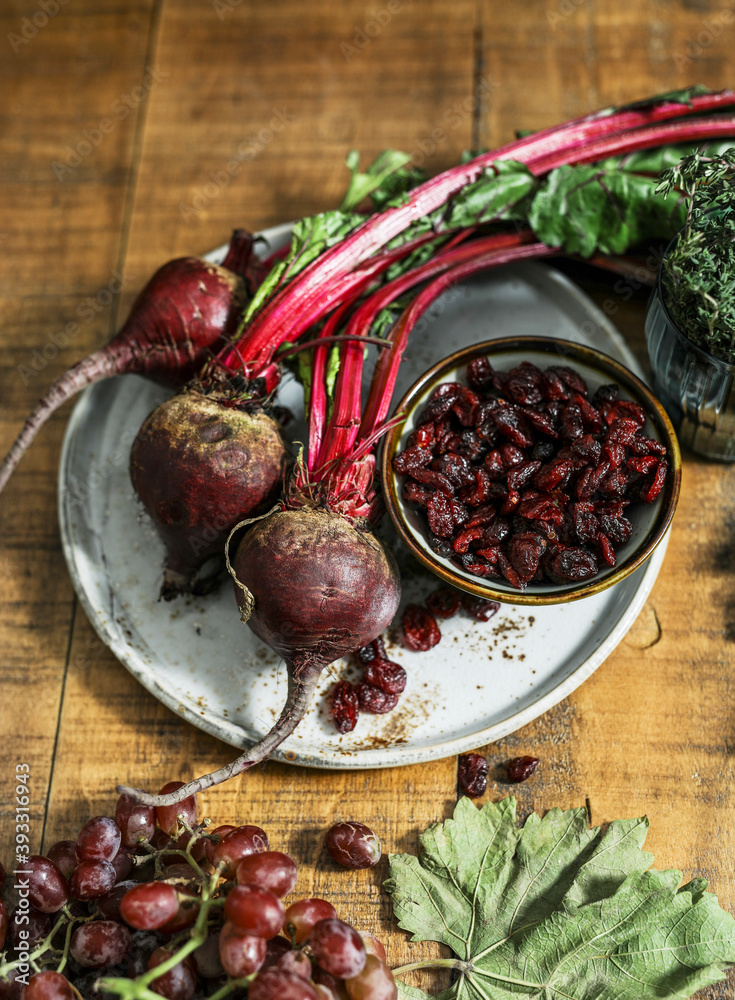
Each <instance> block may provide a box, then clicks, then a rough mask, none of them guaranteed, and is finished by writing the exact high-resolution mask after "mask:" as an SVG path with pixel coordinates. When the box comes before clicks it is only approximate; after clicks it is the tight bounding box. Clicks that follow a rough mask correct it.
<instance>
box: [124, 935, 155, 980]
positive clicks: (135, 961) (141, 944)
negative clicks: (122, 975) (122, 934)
mask: <svg viewBox="0 0 735 1000" xmlns="http://www.w3.org/2000/svg"><path fill="white" fill-rule="evenodd" d="M130 937H131V938H132V943H131V945H130V951H129V952H128V961H127V969H126V972H127V975H128V979H137V978H138V976H142V975H143V973H144V972H146V971H147V970H148V959H149V958H150V957H151V955H152V954H153V952H154V951H155V950H156V948H158V946H159V944H160V941H161V938H160V936H159V935H158V934H156V933H155V932H154V931H133V933H132V934H131V935H130Z"/></svg>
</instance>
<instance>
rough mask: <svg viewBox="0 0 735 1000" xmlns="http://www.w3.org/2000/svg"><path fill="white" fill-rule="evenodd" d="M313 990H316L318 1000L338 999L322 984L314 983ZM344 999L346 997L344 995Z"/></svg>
mask: <svg viewBox="0 0 735 1000" xmlns="http://www.w3.org/2000/svg"><path fill="white" fill-rule="evenodd" d="M314 989H315V990H316V993H317V996H318V997H319V1000H339V997H338V995H337V994H336V993H335V992H334V990H330V988H329V987H328V986H324V985H323V984H322V983H314ZM345 997H347V994H346V993H345Z"/></svg>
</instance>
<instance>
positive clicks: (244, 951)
mask: <svg viewBox="0 0 735 1000" xmlns="http://www.w3.org/2000/svg"><path fill="white" fill-rule="evenodd" d="M267 947H268V946H267V944H266V941H265V938H263V937H255V935H254V934H243V932H242V931H241V930H239V928H237V927H236V926H235V925H234V924H231V923H230V922H229V920H227V921H225V924H224V926H223V928H222V930H221V931H220V935H219V957H220V961H221V962H222V965H223V966H224V969H225V972H226V973H227V974H228V975H230V976H234V977H235V978H236V979H239V977H240V976H251V975H252V974H253V973H254V972H257V971H258V969H259V968H260V967H261V965H262V964H263V961H264V960H265V953H266V950H267Z"/></svg>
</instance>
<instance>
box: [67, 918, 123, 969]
mask: <svg viewBox="0 0 735 1000" xmlns="http://www.w3.org/2000/svg"><path fill="white" fill-rule="evenodd" d="M130 942H131V938H130V931H129V930H128V929H127V927H126V926H125V924H120V923H118V922H117V921H116V920H95V921H93V922H92V923H91V924H82V926H81V927H77V929H76V930H75V931H74V933H73V934H72V938H71V953H72V955H73V956H74V958H75V959H76V961H77V962H78V963H79V964H80V965H82V966H84V967H85V968H86V969H104V968H105V966H107V965H118V964H119V963H120V962H122V960H123V959H124V958H125V956H126V955H127V953H128V950H129V949H130Z"/></svg>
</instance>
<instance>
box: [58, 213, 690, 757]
mask: <svg viewBox="0 0 735 1000" xmlns="http://www.w3.org/2000/svg"><path fill="white" fill-rule="evenodd" d="M290 232H291V225H290V224H289V223H284V224H281V225H278V226H274V227H271V228H269V229H266V230H264V231H263V232H262V233H260V234H258V235H259V236H260V237H261V238H262V240H263V241H264V244H265V246H266V248H268V249H270V250H275V249H278V248H279V247H280V246H282V245H284V243H286V242H287V241H288V238H289V236H290ZM226 249H227V247H226V245H225V246H223V247H219V248H217V249H216V250H213V251H212V252H211V253H209V254H206V255H205V256H206V257H207V258H209V259H211V260H214V261H217V260H220V259H221V258H222V256H223V254H224V252H226ZM524 267H525V268H526V269H528V270H530V271H531V272H533V271H538V270H540V268H541V265H538V264H526V265H524ZM543 270H544V273H545V276H547V280H549V281H550V282H551V283H552V284H553V285H556V286H558V287H559V290H560V291H561V292H562V293H563V294H565V295H567V296H569V298H571V299H574V300H576V301H577V303H578V304H579V305H580V307H581V308H582V309H583V310H584V311H585V312H586V314H587V316H588V317H589V322H591V323H593V324H595V325H597V326H598V327H600V328H601V329H603V330H604V331H605V334H606V335H607V336H608V337H609V338H610V339H611V340H613V341H614V342H615V343H616V344H617V345H618V347H619V348H620V350H621V351H622V353H623V354H624V355H625V356H627V357H628V358H629V364H631V366H636V367H637V365H636V362H635V359H634V357H633V355H632V354H631V353H630V350H629V348H628V346H627V344H626V343H625V340H624V338H623V337H622V336H621V334H620V333H619V331H618V330H617V329H616V328H615V327H614V326H613V325H612V323H611V322H610V321H609V319H608V317H607V316H605V315H604V313H602V312H601V311H600V310H599V309H598V308H597V307H596V306H595V304H594V303H593V302H592V301H591V300H590V299H589V298H588V297H587V296H586V295H585V294H584V293H583V292H582V291H581V289H579V288H578V287H577V286H576V285H575V284H574V283H573V282H572V281H570V280H569V279H568V278H567V277H566V276H565V275H564V274H562V273H561V272H559V271H555V270H553V269H548V268H543ZM93 389H94V387H91V388H89V389H86V390H85V391H84V392H83V393H82V394H81V396H80V398H79V400H78V402H77V404H76V405H75V407H74V410H73V411H72V414H71V416H70V419H69V423H68V425H67V428H66V432H65V435H64V439H63V443H62V449H61V456H60V461H59V474H58V509H59V523H60V535H61V545H62V551H63V553H64V557H65V559H66V563H67V567H68V569H69V575H70V577H71V580H72V584H73V586H74V589H75V592H76V594H77V596H78V598H79V601H80V604H81V605H82V607H83V609H84V611H85V613H86V615H87V618H88V620H89V622H90V624H91V625H92V627H93V629H94V630H95V632H96V633H97V635H98V636H99V638H100V639H101V640H102V642H103V643H104V644H105V645H106V646H107V647H108V648H109V649H110V651H111V652H112V653H113V654H114V655H115V657H116V658H117V659H118V660H119V661H120V662H121V663H122V665H123V666H124V667H125V668H126V669H127V670H128V671H129V672H130V674H132V676H133V677H135V678H136V680H137V681H138V682H139V683H140V684H141V685H142V686H143V687H144V688H145V689H146V690H147V691H149V692H150V694H151V695H153V697H154V698H156V699H157V700H158V701H160V702H161V703H162V704H163V705H165V706H166V707H167V708H169V709H170V710H171V711H172V712H174V714H176V715H178V716H179V717H181V718H182V719H184V720H185V721H186V722H189V723H190V724H191V725H193V726H195V727H196V728H198V729H201V730H203V731H204V732H207V733H209V734H210V735H212V736H214V737H216V738H217V739H220V740H222V741H223V742H224V743H226V744H228V745H230V746H237V747H241V746H244V745H246V744H245V742H243V741H242V739H241V738H240V737H239V736H238V738H234V732H235V729H236V727H234V726H233V725H232V724H231V723H226V722H225V721H224V720H221V719H220V718H218V717H216V716H212V715H210V714H209V713H206V714H205V715H199V714H196V713H195V712H194V711H192V710H191V709H189V708H188V707H187V706H186V705H184V704H182V703H181V702H180V701H179V700H178V698H176V697H175V696H172V694H171V693H170V692H169V691H168V690H166V689H164V688H163V687H161V685H160V684H158V683H157V681H156V680H155V678H153V677H151V675H150V674H149V673H148V671H147V670H146V669H145V667H144V666H143V665H142V664H141V663H139V662H138V660H137V659H136V657H135V656H134V655H133V654H132V653H131V649H130V647H129V646H128V644H127V643H126V642H125V639H124V637H123V635H122V633H121V632H120V631H119V630H118V629H117V628H114V627H111V625H110V624H109V623H108V622H107V621H106V620H103V619H101V618H100V615H99V609H98V608H96V607H95V606H94V605H93V604H92V602H91V601H90V599H89V596H88V595H87V593H86V591H85V589H84V587H83V585H82V580H81V576H80V573H79V570H78V568H77V565H76V558H77V553H76V550H75V546H74V543H73V532H72V525H71V523H70V519H69V516H68V510H67V508H66V506H65V504H64V491H65V487H66V485H67V473H68V469H69V463H70V458H71V454H72V451H73V448H74V443H75V433H76V429H77V427H78V426H79V424H80V423H82V422H83V421H84V420H86V419H87V418H88V414H87V402H88V399H89V397H90V395H91V392H92V390H93ZM669 536H670V531H669V532H667V534H666V535H665V536H664V538H663V539H662V541H661V543H660V544H659V546H658V547H657V549H656V551H655V552H654V553H653V555H652V556H651V558H650V559H649V560H648V562H647V563H646V565H645V566H644V567H641V568H640V569H639V570H638V573H639V574H640V577H639V580H638V581H637V586H636V589H635V591H634V593H633V594H632V596H631V598H630V600H629V601H628V604H627V605H626V607H625V609H624V611H623V612H622V613H621V615H620V617H619V619H618V621H617V623H616V624H615V626H614V627H613V628H612V629H611V630H610V632H608V634H607V635H606V637H605V639H604V641H603V642H602V643H601V644H600V645H599V646H598V647H597V649H596V651H595V652H594V654H592V655H591V656H589V657H587V659H586V660H585V661H584V662H583V663H581V664H580V665H579V666H578V667H577V668H576V669H575V670H574V671H573V672H572V673H571V674H570V675H569V676H568V677H566V678H565V679H564V680H563V681H561V682H560V683H559V684H557V685H556V686H555V687H554V688H553V689H552V690H551V691H549V692H548V693H547V694H545V695H543V696H542V697H540V698H539V699H538V700H536V701H535V702H534V703H533V704H531V705H528V706H527V707H526V708H524V709H522V710H521V711H520V712H516V713H514V714H512V715H509V716H507V717H506V718H505V719H503V720H502V721H500V722H497V723H494V724H493V725H490V726H488V727H486V728H485V729H482V730H478V731H476V732H474V733H471V734H468V735H467V736H462V737H458V738H454V739H451V740H446V741H444V742H437V743H436V744H434V745H433V746H430V747H426V746H423V747H410V746H396V747H391V748H378V749H375V750H362V749H360V750H356V751H346V752H345V751H342V752H335V751H334V750H329V751H328V752H324V753H309V754H307V753H296V754H294V752H293V751H291V750H287V749H283V748H279V749H278V750H276V751H275V752H274V753H273V754H271V759H273V760H278V761H280V762H282V763H287V764H297V765H300V766H303V767H315V768H325V769H328V770H365V769H372V768H385V767H396V766H408V765H411V764H419V763H424V762H427V761H433V760H441V759H442V758H445V757H451V756H454V755H456V754H458V753H464V752H466V751H468V750H471V749H473V748H475V747H479V746H483V745H484V744H487V743H491V742H493V741H495V740H498V739H501V738H503V737H504V736H507V735H509V734H510V733H513V732H515V731H516V730H518V729H520V728H521V727H523V726H525V725H527V724H528V723H529V722H532V721H533V720H534V719H536V718H538V717H539V716H541V715H543V714H544V713H545V712H547V711H549V710H550V709H551V708H553V707H554V706H555V705H557V704H558V703H559V702H560V701H562V700H563V699H564V698H566V697H568V696H569V695H570V694H572V692H573V691H575V690H576V689H577V688H578V687H579V686H580V685H581V684H582V683H584V681H585V680H587V679H588V678H589V677H590V676H591V675H592V674H593V673H594V672H595V670H597V668H598V667H599V666H600V665H601V664H602V663H603V662H604V661H605V660H606V659H607V657H608V656H609V655H610V654H611V653H612V652H613V651H614V649H615V648H616V647H617V646H618V645H619V643H620V642H621V640H622V639H623V637H624V636H625V635H626V634H627V632H628V631H629V630H630V628H631V626H632V624H633V622H634V621H635V620H636V618H637V617H638V615H639V614H640V612H641V610H642V608H643V606H644V604H645V602H646V601H647V600H648V597H649V595H650V593H651V591H652V589H653V586H654V584H655V582H656V578H657V577H658V574H659V571H660V569H661V566H662V564H663V560H664V556H665V554H666V548H667V545H668V541H669ZM629 583H630V581H627V582H625V583H624V586H626V585H629ZM113 624H114V623H113ZM248 742H249V741H248Z"/></svg>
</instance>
